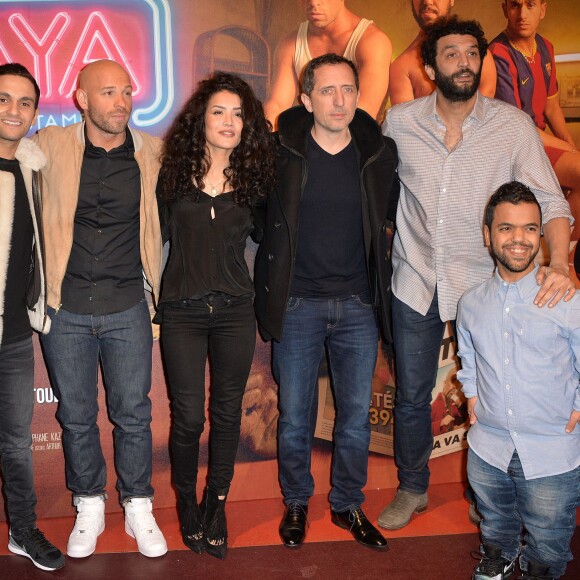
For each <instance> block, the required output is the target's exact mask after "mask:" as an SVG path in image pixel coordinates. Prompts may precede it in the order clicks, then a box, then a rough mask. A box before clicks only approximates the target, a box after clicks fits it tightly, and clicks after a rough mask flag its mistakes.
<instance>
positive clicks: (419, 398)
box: [392, 292, 445, 493]
mask: <svg viewBox="0 0 580 580" xmlns="http://www.w3.org/2000/svg"><path fill="white" fill-rule="evenodd" d="M392 312H393V342H394V350H395V378H396V384H397V389H396V392H395V409H394V418H395V425H394V439H395V441H394V443H395V462H396V465H397V468H398V475H399V484H400V485H399V487H400V489H403V490H405V491H409V492H411V493H425V492H426V491H427V488H428V487H429V457H430V455H431V451H432V450H433V431H432V426H431V398H432V391H433V388H434V387H435V382H436V380H437V367H438V364H439V355H440V352H441V341H442V340H443V334H444V332H445V323H444V322H442V321H441V318H440V317H439V307H438V304H437V292H435V296H434V297H433V301H432V302H431V306H430V307H429V310H428V312H427V314H426V315H425V316H423V315H422V314H419V313H418V312H416V311H415V310H413V309H412V308H410V307H409V306H407V305H406V304H405V303H404V302H401V301H400V300H399V299H397V297H396V296H393V302H392Z"/></svg>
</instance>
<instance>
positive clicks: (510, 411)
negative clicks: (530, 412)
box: [508, 409, 514, 417]
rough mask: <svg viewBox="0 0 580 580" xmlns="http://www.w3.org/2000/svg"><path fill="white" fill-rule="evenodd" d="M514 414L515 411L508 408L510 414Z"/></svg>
mask: <svg viewBox="0 0 580 580" xmlns="http://www.w3.org/2000/svg"><path fill="white" fill-rule="evenodd" d="M513 414H514V412H513V411H512V410H511V409H508V415H510V417H511V416H512V415H513Z"/></svg>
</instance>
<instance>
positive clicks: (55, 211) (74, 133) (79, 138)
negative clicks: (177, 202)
mask: <svg viewBox="0 0 580 580" xmlns="http://www.w3.org/2000/svg"><path fill="white" fill-rule="evenodd" d="M131 135H132V136H133V142H134V144H135V160H136V161H137V164H138V165H139V169H140V171H141V211H140V240H141V264H142V266H143V270H144V272H145V277H146V278H147V281H148V282H149V284H150V286H151V288H152V289H153V297H154V299H155V300H157V298H158V297H159V282H160V278H161V252H162V242H161V230H160V226H159V214H158V211H157V200H156V197H155V187H156V185H157V175H158V173H159V167H160V161H159V154H160V151H161V140H160V139H159V138H157V137H153V136H151V135H148V134H147V133H142V132H140V131H136V130H134V129H131ZM34 141H35V142H36V143H37V144H38V145H39V146H40V148H41V149H42V151H43V152H44V154H45V155H46V158H47V163H46V166H45V167H44V169H43V171H42V205H43V209H42V223H43V227H44V241H45V248H46V283H47V299H48V305H49V306H52V307H53V308H59V307H60V304H61V286H62V281H63V279H64V276H65V273H66V268H67V265H68V260H69V257H70V253H71V249H72V244H73V231H74V221H75V213H76V209H77V203H78V198H79V185H80V178H81V167H82V163H83V155H84V151H85V138H84V123H76V124H74V125H70V126H68V127H46V128H45V129H42V130H41V131H39V132H38V133H37V134H36V135H35V136H34Z"/></svg>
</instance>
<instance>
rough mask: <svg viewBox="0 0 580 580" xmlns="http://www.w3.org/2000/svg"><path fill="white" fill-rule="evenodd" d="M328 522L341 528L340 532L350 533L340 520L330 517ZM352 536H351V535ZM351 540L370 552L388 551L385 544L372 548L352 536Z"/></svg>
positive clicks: (387, 546)
mask: <svg viewBox="0 0 580 580" xmlns="http://www.w3.org/2000/svg"><path fill="white" fill-rule="evenodd" d="M330 521H331V522H332V523H333V524H334V525H335V526H338V527H339V528H341V529H342V530H348V531H349V532H350V528H349V527H348V526H345V525H344V524H343V523H342V522H341V521H340V520H335V519H334V518H332V517H331V519H330ZM351 535H352V534H351ZM352 538H353V540H356V541H357V542H358V543H359V544H360V545H361V546H364V547H365V548H370V549H371V550H376V551H377V552H386V551H387V550H388V549H389V544H385V545H384V546H372V545H371V544H365V543H364V542H361V541H360V540H359V539H357V538H355V537H354V535H353V536H352Z"/></svg>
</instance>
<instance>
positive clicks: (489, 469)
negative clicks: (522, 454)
mask: <svg viewBox="0 0 580 580" xmlns="http://www.w3.org/2000/svg"><path fill="white" fill-rule="evenodd" d="M467 475H468V476H469V483H470V484H471V487H472V488H473V491H474V493H475V497H476V499H477V508H478V510H479V512H480V513H481V515H482V517H483V519H482V521H481V525H480V528H481V538H482V541H483V543H485V544H494V545H496V546H500V547H501V549H502V556H503V557H504V558H507V559H508V560H514V559H515V558H516V557H517V555H518V553H519V552H520V542H521V540H523V542H524V544H525V545H524V546H523V547H522V548H521V557H520V567H521V568H522V570H527V569H528V562H530V561H534V562H538V563H541V564H545V565H549V566H550V570H549V574H548V575H549V576H550V577H553V578H559V577H560V576H562V575H563V574H564V572H565V570H566V564H567V563H568V562H569V561H570V560H572V552H571V551H570V541H571V539H572V535H573V533H574V530H575V529H576V506H577V505H578V503H579V502H580V467H577V468H576V469H573V470H572V471H568V472H567V473H562V474H560V475H552V476H550V477H539V478H537V479H528V480H526V478H525V477H524V472H523V470H522V465H521V463H520V459H519V457H518V454H517V452H514V454H513V457H512V460H511V462H510V464H509V466H508V471H507V473H504V472H503V471H501V470H500V469H497V468H496V467H493V466H492V465H490V464H489V463H487V462H485V461H483V459H481V458H480V457H479V456H478V455H477V454H476V453H475V452H473V451H472V450H471V449H470V450H469V454H468V460H467ZM522 529H525V531H524V533H523V536H522Z"/></svg>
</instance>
